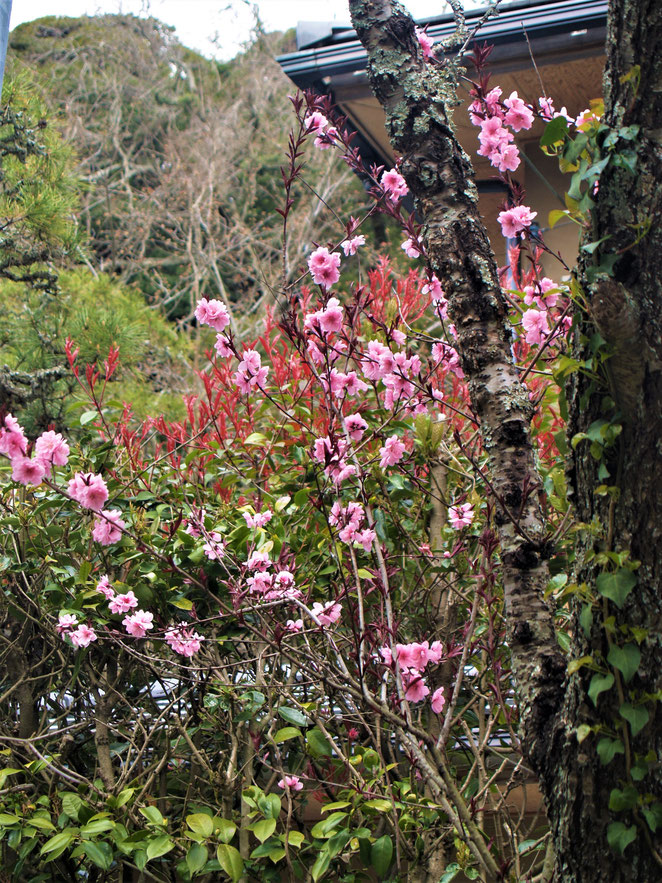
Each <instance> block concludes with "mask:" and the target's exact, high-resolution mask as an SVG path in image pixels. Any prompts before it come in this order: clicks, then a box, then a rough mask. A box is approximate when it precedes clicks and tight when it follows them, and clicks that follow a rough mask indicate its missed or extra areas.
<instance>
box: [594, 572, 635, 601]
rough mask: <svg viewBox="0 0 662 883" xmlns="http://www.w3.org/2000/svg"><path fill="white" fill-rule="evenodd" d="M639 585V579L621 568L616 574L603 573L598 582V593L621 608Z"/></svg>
mask: <svg viewBox="0 0 662 883" xmlns="http://www.w3.org/2000/svg"><path fill="white" fill-rule="evenodd" d="M636 584H637V577H636V576H635V575H634V573H632V571H631V570H625V569H624V568H621V569H620V570H617V571H615V572H614V573H601V574H600V576H599V577H598V578H597V580H596V585H597V588H598V592H600V594H601V595H602V596H603V597H605V598H609V600H610V601H613V602H614V604H615V605H616V606H617V607H619V608H621V607H622V606H623V604H624V603H625V599H626V598H627V596H628V595H629V594H630V592H631V591H632V589H633V588H634V587H635V585H636Z"/></svg>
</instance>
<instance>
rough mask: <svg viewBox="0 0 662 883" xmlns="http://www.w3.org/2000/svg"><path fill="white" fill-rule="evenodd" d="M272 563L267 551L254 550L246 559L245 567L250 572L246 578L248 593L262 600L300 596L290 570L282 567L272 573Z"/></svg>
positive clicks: (291, 599)
mask: <svg viewBox="0 0 662 883" xmlns="http://www.w3.org/2000/svg"><path fill="white" fill-rule="evenodd" d="M272 564H273V562H272V560H271V558H270V557H269V553H268V552H262V551H259V550H256V551H254V552H252V553H251V555H250V556H249V557H248V560H247V561H246V569H247V570H249V571H250V572H251V576H249V577H247V578H246V585H247V586H248V591H249V593H250V594H251V595H253V596H259V597H260V600H262V601H293V600H296V599H298V598H300V597H301V592H300V590H299V589H297V588H296V585H295V579H294V574H293V573H292V571H290V570H286V569H285V568H283V569H281V570H279V571H278V572H277V573H275V574H274V573H272V572H271V570H270V568H271V566H272Z"/></svg>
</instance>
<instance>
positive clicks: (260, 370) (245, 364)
mask: <svg viewBox="0 0 662 883" xmlns="http://www.w3.org/2000/svg"><path fill="white" fill-rule="evenodd" d="M268 373H269V368H267V367H266V366H265V367H262V357H261V356H260V354H259V353H258V352H257V351H256V350H244V352H243V353H242V360H241V362H239V366H238V368H237V371H236V373H235V374H234V376H233V379H234V382H235V383H236V384H237V386H238V387H239V390H240V392H243V393H248V392H250V391H251V390H252V389H254V388H255V387H257V388H258V389H264V386H265V384H266V382H267V374H268Z"/></svg>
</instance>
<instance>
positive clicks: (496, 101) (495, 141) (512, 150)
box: [469, 87, 534, 172]
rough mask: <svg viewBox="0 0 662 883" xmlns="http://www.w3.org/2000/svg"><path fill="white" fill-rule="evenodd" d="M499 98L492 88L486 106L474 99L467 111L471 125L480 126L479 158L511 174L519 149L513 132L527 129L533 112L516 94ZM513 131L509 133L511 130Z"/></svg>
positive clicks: (516, 164) (498, 93)
mask: <svg viewBox="0 0 662 883" xmlns="http://www.w3.org/2000/svg"><path fill="white" fill-rule="evenodd" d="M500 99H501V89H499V88H498V87H497V88H495V89H492V91H491V92H489V93H488V94H487V95H486V96H485V103H484V104H483V103H482V102H481V101H479V100H476V101H474V102H473V104H472V105H471V107H470V108H469V111H470V117H471V122H472V123H473V124H474V125H476V126H480V134H479V136H478V140H479V141H480V149H479V150H478V153H479V155H480V156H486V157H487V158H488V159H489V161H490V162H491V164H492V165H493V166H494V167H495V168H497V169H498V170H499V171H500V172H514V171H515V170H516V169H517V168H518V166H519V164H520V157H519V150H518V149H517V147H516V146H515V144H513V143H512V142H513V140H514V137H513V132H520V131H521V130H522V129H530V128H531V126H532V125H533V118H534V117H533V110H532V108H531V107H529V105H528V104H526V103H525V102H524V101H523V100H522V99H521V98H520V97H519V95H518V94H517V92H511V94H510V96H509V97H508V98H506V99H504V101H503V104H502V103H501V101H500ZM510 130H512V131H510Z"/></svg>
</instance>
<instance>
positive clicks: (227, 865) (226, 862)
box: [216, 843, 244, 883]
mask: <svg viewBox="0 0 662 883" xmlns="http://www.w3.org/2000/svg"><path fill="white" fill-rule="evenodd" d="M216 858H217V859H218V863H219V864H220V866H221V867H222V868H223V870H224V871H225V873H226V874H227V875H228V877H230V879H231V880H232V881H233V883H236V881H237V880H239V878H240V877H241V875H242V874H243V873H244V860H243V859H242V857H241V855H240V854H239V850H238V849H235V848H234V846H228V844H227V843H221V845H220V846H219V847H218V849H217V850H216Z"/></svg>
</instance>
